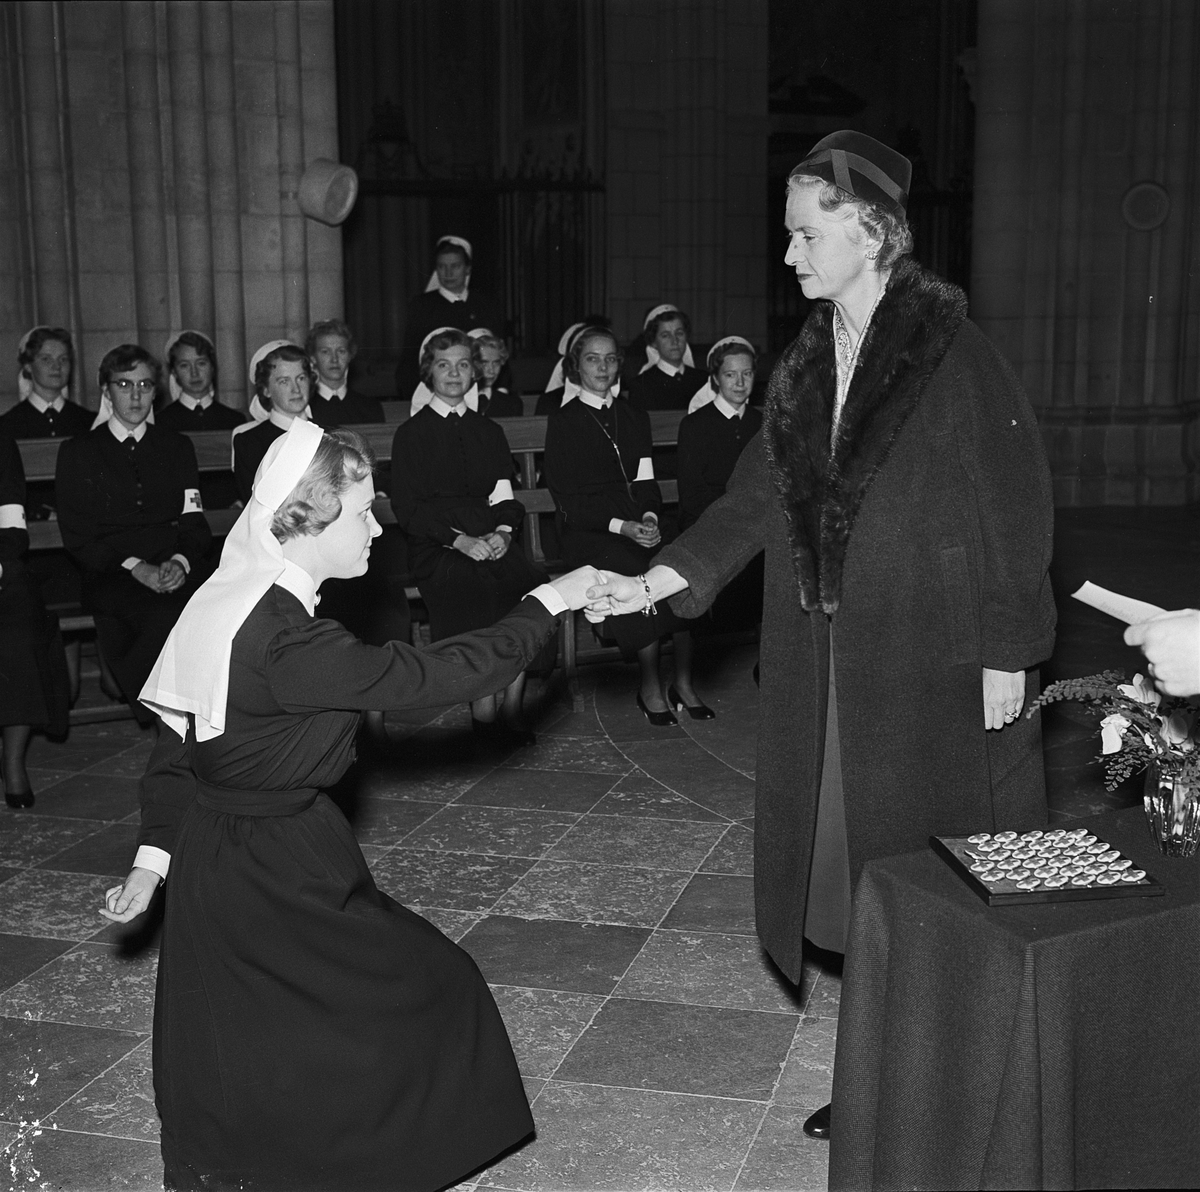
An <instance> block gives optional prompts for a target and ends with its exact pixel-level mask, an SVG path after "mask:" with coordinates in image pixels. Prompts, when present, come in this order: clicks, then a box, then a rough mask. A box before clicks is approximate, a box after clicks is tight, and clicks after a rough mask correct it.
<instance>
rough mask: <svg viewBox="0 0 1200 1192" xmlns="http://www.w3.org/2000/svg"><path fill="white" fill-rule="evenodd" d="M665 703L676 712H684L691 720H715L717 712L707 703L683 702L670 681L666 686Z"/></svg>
mask: <svg viewBox="0 0 1200 1192" xmlns="http://www.w3.org/2000/svg"><path fill="white" fill-rule="evenodd" d="M667 703H669V704H670V705H671V707H673V708H674V709H675V711H676V712H686V713H687V714H688V715H689V716H690V717H691V718H692V719H693V720H716V718H717V714H716V712H714V711H713V710H712V708H710V707H709V706H708V705H707V704H685V703H684V702H683V700H682V699H680V697H679V692H678V691H676V690H675V684H674V683H672V684H671V686H670V687H668V688H667Z"/></svg>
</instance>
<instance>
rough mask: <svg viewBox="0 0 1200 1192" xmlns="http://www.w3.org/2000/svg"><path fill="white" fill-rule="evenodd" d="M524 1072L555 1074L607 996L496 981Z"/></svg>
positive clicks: (495, 993) (498, 998) (497, 995)
mask: <svg viewBox="0 0 1200 1192" xmlns="http://www.w3.org/2000/svg"><path fill="white" fill-rule="evenodd" d="M492 995H493V996H494V997H495V999H496V1004H497V1005H498V1006H499V1007H500V1013H501V1015H502V1016H503V1018H504V1025H505V1026H506V1027H507V1028H508V1037H509V1038H510V1039H511V1040H512V1045H513V1051H514V1052H515V1053H516V1056H517V1064H518V1065H519V1066H520V1069H521V1074H522V1075H523V1076H535V1077H538V1076H540V1077H546V1076H553V1075H554V1070H555V1068H557V1067H558V1065H559V1064H560V1063H561V1062H562V1058H563V1056H565V1055H566V1054H567V1052H568V1051H570V1050H571V1046H572V1045H573V1044H574V1043H575V1040H576V1039H578V1038H579V1036H580V1034H581V1032H582V1031H583V1029H584V1028H585V1027H586V1026H587V1024H588V1023H589V1022H591V1020H592V1018H593V1016H594V1015H595V1013H596V1011H597V1010H598V1009H599V1008H600V1007H601V1006H602V1005H603V1004H604V998H603V997H600V996H598V995H595V994H589V993H568V992H566V991H565V990H561V989H523V988H520V987H519V986H513V985H493V986H492Z"/></svg>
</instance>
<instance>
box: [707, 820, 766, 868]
mask: <svg viewBox="0 0 1200 1192" xmlns="http://www.w3.org/2000/svg"><path fill="white" fill-rule="evenodd" d="M700 870H701V872H702V873H740V874H746V875H750V874H753V873H754V833H753V832H752V831H750V830H749V829H748V828H745V827H743V826H742V825H741V824H732V825H730V827H728V828H727V829H726V830H725V835H724V836H722V837H721V839H720V840H719V841H718V842H717V845H716V847H715V848H714V849H713V851H712V852H711V853H709V854H708V856H707V857H706V858H705V859H704V863H703V864H702V865H701V866H700Z"/></svg>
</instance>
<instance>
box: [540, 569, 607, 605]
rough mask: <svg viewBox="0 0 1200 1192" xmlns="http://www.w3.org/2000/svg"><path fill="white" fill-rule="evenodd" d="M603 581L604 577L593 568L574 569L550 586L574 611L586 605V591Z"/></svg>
mask: <svg viewBox="0 0 1200 1192" xmlns="http://www.w3.org/2000/svg"><path fill="white" fill-rule="evenodd" d="M603 581H604V576H603V574H602V573H601V572H599V571H597V570H596V569H595V567H576V568H575V570H574V571H569V572H567V574H566V575H560V576H559V577H558V579H556V580H553V581H552V582H551V584H550V586H551V587H552V588H553V589H554V590H555V591H556V592H557V593H558V594H559V595H560V596H561V597H562V598H563V600H565V601H566V602H567V604H569V605H570V606H571V608H572V609H573V610H574V609H580V608H583V606H584V605H585V604H587V603H588V597H587V593H588V589H589V588H594V587H595V586H596V585H597V584H599V583H602V582H603Z"/></svg>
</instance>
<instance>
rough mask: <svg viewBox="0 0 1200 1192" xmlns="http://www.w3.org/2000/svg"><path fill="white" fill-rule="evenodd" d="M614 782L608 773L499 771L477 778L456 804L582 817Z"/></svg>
mask: <svg viewBox="0 0 1200 1192" xmlns="http://www.w3.org/2000/svg"><path fill="white" fill-rule="evenodd" d="M614 781H615V780H614V778H613V777H612V775H609V774H582V773H572V772H568V771H565V770H512V769H500V770H496V771H494V772H493V773H491V774H489V775H488V776H487V777H486V778H481V779H480V780H479V781H478V782H477V783H475V785H474V786H472V787H471V789H470V790H468V791H465V792H464V793H463V794H461V795H460V796H459V797H458V799H457V800H456V802H457V803H459V804H461V805H463V806H471V807H521V808H527V809H529V810H533V811H557V812H563V813H570V814H575V815H582V814H583V813H584V812H585V811H590V810H591V809H592V808H593V807H594V806H595V805H596V804H597V803H598V802H600V800H601V799H602V798H603V797H604V796H605V795H606V794H607V793H608V792H609V791H610V790H611V789H612V785H613V782H614Z"/></svg>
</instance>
